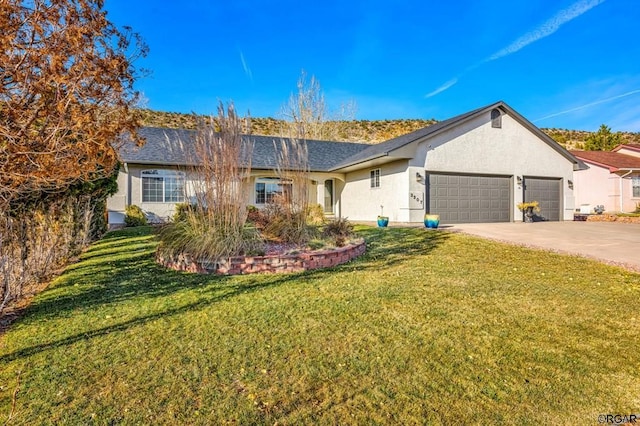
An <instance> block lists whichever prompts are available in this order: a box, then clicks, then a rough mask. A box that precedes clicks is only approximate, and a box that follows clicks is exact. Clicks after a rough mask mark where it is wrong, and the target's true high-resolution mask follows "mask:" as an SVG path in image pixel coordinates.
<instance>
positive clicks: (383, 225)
mask: <svg viewBox="0 0 640 426" xmlns="http://www.w3.org/2000/svg"><path fill="white" fill-rule="evenodd" d="M388 224H389V218H388V217H385V216H378V226H379V227H380V228H386V227H387V225H388Z"/></svg>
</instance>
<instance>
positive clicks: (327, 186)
mask: <svg viewBox="0 0 640 426" xmlns="http://www.w3.org/2000/svg"><path fill="white" fill-rule="evenodd" d="M324 212H325V213H333V179H327V180H325V181H324Z"/></svg>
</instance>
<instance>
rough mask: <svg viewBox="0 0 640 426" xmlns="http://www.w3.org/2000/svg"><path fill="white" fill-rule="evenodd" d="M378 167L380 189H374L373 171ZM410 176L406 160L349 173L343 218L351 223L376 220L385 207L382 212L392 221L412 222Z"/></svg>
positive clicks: (346, 182)
mask: <svg viewBox="0 0 640 426" xmlns="http://www.w3.org/2000/svg"><path fill="white" fill-rule="evenodd" d="M377 168H379V169H380V187H379V188H371V185H370V172H371V170H374V169H377ZM407 173H408V169H407V161H406V160H399V161H395V162H392V163H388V164H383V165H380V166H374V167H369V168H366V169H361V170H358V171H355V172H351V173H347V175H346V179H345V186H344V189H343V190H342V212H341V213H342V216H343V217H347V218H349V219H350V220H361V221H375V220H376V218H377V216H378V215H379V214H380V212H381V206H383V208H382V212H383V213H384V215H385V216H388V217H389V220H391V221H392V222H408V221H409V201H408V199H409V196H408V193H409V179H408V174H407ZM423 214H424V213H422V215H423Z"/></svg>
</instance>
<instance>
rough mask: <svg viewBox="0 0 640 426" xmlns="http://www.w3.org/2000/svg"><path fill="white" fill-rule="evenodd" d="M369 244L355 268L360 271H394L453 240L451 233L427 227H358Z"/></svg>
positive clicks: (359, 232) (360, 233) (357, 229)
mask: <svg viewBox="0 0 640 426" xmlns="http://www.w3.org/2000/svg"><path fill="white" fill-rule="evenodd" d="M356 231H357V233H358V234H359V235H360V236H362V237H364V239H365V241H366V242H367V251H366V253H365V254H364V255H363V256H361V257H359V258H358V259H357V260H356V262H355V263H353V265H356V266H358V269H376V270H380V269H383V268H390V267H392V266H395V265H397V264H399V263H401V262H403V261H405V260H406V258H407V257H410V256H423V255H426V254H428V253H429V252H431V251H433V250H434V249H436V248H437V247H438V246H440V245H441V244H443V243H444V242H445V241H446V240H447V239H448V238H450V237H451V234H450V233H449V232H443V231H441V230H440V231H437V230H428V229H424V228H374V227H364V226H358V227H356Z"/></svg>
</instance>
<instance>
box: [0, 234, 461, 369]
mask: <svg viewBox="0 0 640 426" xmlns="http://www.w3.org/2000/svg"><path fill="white" fill-rule="evenodd" d="M358 234H359V235H360V236H362V237H364V238H365V240H366V241H367V252H366V253H365V254H364V255H363V256H361V257H359V258H358V259H356V260H355V261H352V262H350V263H347V264H344V265H339V266H336V267H334V268H329V269H322V270H314V271H308V272H303V273H293V274H276V275H264V274H258V275H243V276H232V277H229V276H216V275H201V274H190V273H184V272H176V271H172V270H167V269H164V268H162V267H160V266H159V265H157V264H156V263H155V259H154V253H155V248H156V246H157V241H156V240H155V238H153V237H152V236H151V234H150V231H148V230H147V231H146V235H138V236H144V237H146V238H144V239H140V240H139V241H136V242H135V244H136V245H139V247H140V249H138V250H135V251H134V253H133V254H132V253H131V250H128V247H129V246H130V245H129V244H126V243H123V241H125V240H122V238H121V235H120V234H117V233H113V234H112V235H107V236H106V237H105V239H103V240H102V241H100V242H98V243H96V244H95V245H94V246H92V248H91V249H90V250H88V251H87V252H86V253H85V255H83V258H82V259H81V261H80V262H79V263H77V264H75V265H72V266H71V267H70V268H69V269H68V270H67V271H65V272H64V273H63V274H62V275H61V276H60V277H59V278H58V279H57V282H56V283H55V285H53V286H52V287H51V288H49V289H48V290H46V291H45V292H44V293H43V294H41V295H40V296H39V297H37V298H36V300H34V302H33V303H32V304H31V305H30V306H29V307H27V309H26V311H25V312H24V316H23V317H22V318H21V319H20V320H19V321H20V322H21V323H23V324H24V325H28V324H34V325H35V326H37V324H38V323H39V322H41V321H47V320H49V321H55V320H61V319H62V318H64V317H67V316H69V315H74V313H76V312H78V311H83V310H84V311H88V310H92V309H97V308H99V307H100V306H108V305H111V306H116V305H118V304H120V303H126V302H128V301H131V300H133V299H136V298H140V299H141V300H144V301H148V300H150V299H152V298H161V297H166V296H172V295H174V294H176V293H178V292H181V291H187V292H188V291H194V290H195V291H197V292H198V295H197V299H198V300H197V301H196V302H192V303H186V304H183V305H181V306H177V307H175V306H174V307H169V308H167V307H162V308H160V311H157V312H153V313H149V314H148V315H142V316H137V317H135V318H132V319H129V320H126V321H123V322H121V323H118V324H113V325H109V326H106V327H100V328H96V329H90V328H89V329H88V330H86V331H83V332H80V333H77V334H74V335H71V336H68V337H65V338H62V339H59V340H56V341H52V342H47V343H42V344H37V345H33V346H29V347H25V348H22V349H18V350H16V351H14V352H11V353H7V354H5V355H2V356H0V361H11V360H15V359H17V358H20V357H24V356H29V355H33V354H36V353H39V352H42V351H46V350H49V349H53V348H59V347H63V346H66V345H70V344H73V343H75V342H78V341H81V340H84V339H91V338H94V337H98V336H102V335H105V334H109V333H113V332H118V331H124V330H127V329H129V328H131V327H136V326H139V325H143V324H145V323H147V322H150V321H154V320H156V319H159V318H166V317H170V316H173V315H179V314H182V313H185V312H188V311H194V310H199V309H204V308H205V307H207V306H210V305H212V304H215V303H219V302H222V301H225V300H228V299H232V298H233V297H236V296H239V295H241V294H247V293H253V292H257V291H261V290H264V289H267V288H272V287H277V286H281V285H284V284H287V285H295V284H300V283H301V282H305V283H309V282H310V281H314V280H318V279H322V278H325V277H326V276H327V275H328V274H339V273H340V272H341V271H348V270H354V269H356V270H369V269H371V270H376V271H378V270H381V269H383V268H388V267H391V266H394V265H396V264H398V263H400V262H402V261H403V259H404V258H406V257H407V256H413V255H424V254H426V253H428V252H429V251H431V250H433V249H434V248H436V247H437V246H438V245H439V244H441V243H442V242H443V241H445V240H446V239H447V238H448V237H449V235H448V233H444V232H439V231H427V230H421V229H390V228H389V229H377V228H368V227H367V228H360V229H358ZM110 237H112V238H110ZM136 240H138V238H137V236H136ZM114 242H115V243H116V244H114ZM107 247H109V250H106V248H107ZM116 248H118V250H115V249H116ZM96 252H102V254H96ZM190 297H191V298H193V296H190ZM179 301H180V299H179V298H177V299H175V300H174V301H173V302H176V303H179ZM141 303H144V302H141ZM87 325H89V324H87ZM89 327H90V326H89Z"/></svg>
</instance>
